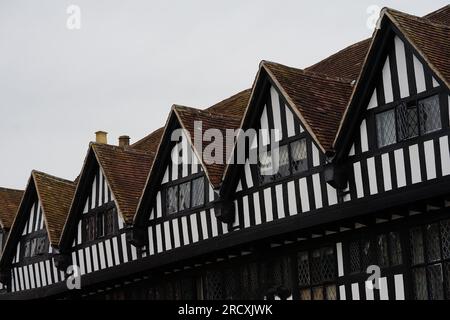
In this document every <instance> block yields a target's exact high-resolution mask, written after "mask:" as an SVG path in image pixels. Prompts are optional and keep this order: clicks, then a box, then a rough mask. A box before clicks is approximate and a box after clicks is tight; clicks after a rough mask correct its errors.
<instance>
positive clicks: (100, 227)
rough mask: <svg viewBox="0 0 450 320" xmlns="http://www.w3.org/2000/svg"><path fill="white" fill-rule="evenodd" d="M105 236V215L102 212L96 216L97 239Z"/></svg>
mask: <svg viewBox="0 0 450 320" xmlns="http://www.w3.org/2000/svg"><path fill="white" fill-rule="evenodd" d="M104 235H105V214H104V213H103V212H101V213H99V214H98V215H97V234H96V236H97V237H103V236H104Z"/></svg>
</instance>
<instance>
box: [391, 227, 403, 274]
mask: <svg viewBox="0 0 450 320" xmlns="http://www.w3.org/2000/svg"><path fill="white" fill-rule="evenodd" d="M389 246H390V253H391V254H390V257H391V265H392V266H397V265H400V264H402V263H403V258H402V246H401V242H400V235H399V234H398V232H390V233H389Z"/></svg>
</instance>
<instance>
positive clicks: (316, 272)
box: [311, 250, 322, 283]
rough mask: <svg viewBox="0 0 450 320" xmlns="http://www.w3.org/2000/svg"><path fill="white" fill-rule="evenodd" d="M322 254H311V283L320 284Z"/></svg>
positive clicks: (317, 252)
mask: <svg viewBox="0 0 450 320" xmlns="http://www.w3.org/2000/svg"><path fill="white" fill-rule="evenodd" d="M321 264H322V252H321V250H314V251H313V252H312V254H311V282H312V283H320V282H321V280H322V276H321V273H322V272H321V271H322V266H321Z"/></svg>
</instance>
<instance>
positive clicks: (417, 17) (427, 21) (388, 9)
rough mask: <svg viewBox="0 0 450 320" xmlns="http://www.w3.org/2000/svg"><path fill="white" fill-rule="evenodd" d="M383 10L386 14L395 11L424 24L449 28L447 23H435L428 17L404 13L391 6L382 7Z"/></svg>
mask: <svg viewBox="0 0 450 320" xmlns="http://www.w3.org/2000/svg"><path fill="white" fill-rule="evenodd" d="M383 10H385V11H386V12H387V13H388V14H389V13H391V12H392V13H394V14H395V13H397V14H400V15H403V16H404V17H405V18H407V19H412V20H416V21H419V22H422V23H426V24H429V25H432V26H435V27H440V28H446V29H450V26H449V25H446V24H441V23H437V22H435V21H431V20H430V19H428V18H425V17H419V16H415V15H412V14H409V13H406V12H403V11H399V10H396V9H392V8H389V7H384V8H383ZM394 18H395V17H394Z"/></svg>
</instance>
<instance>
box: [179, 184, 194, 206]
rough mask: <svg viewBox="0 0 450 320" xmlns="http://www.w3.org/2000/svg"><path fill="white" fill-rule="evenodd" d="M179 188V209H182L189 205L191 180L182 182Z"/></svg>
mask: <svg viewBox="0 0 450 320" xmlns="http://www.w3.org/2000/svg"><path fill="white" fill-rule="evenodd" d="M179 188H180V189H179V191H178V192H179V198H180V204H179V211H183V210H186V209H189V208H190V207H191V182H190V181H188V182H185V183H182V184H180V187H179Z"/></svg>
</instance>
